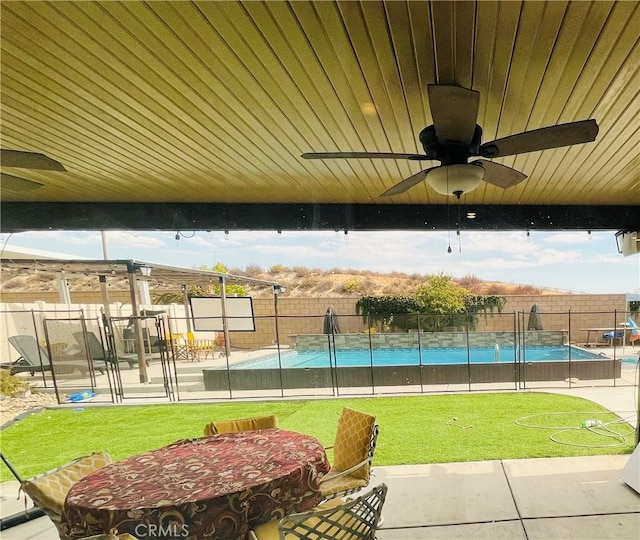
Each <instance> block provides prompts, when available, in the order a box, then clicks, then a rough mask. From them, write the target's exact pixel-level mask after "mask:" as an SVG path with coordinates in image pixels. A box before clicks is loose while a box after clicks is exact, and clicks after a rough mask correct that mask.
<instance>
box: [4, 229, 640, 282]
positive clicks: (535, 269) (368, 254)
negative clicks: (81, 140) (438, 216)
mask: <svg viewBox="0 0 640 540" xmlns="http://www.w3.org/2000/svg"><path fill="white" fill-rule="evenodd" d="M176 234H177V233H176V232H171V231H160V232H158V231H153V232H152V231H145V232H141V231H137V232H131V231H108V232H106V233H105V237H106V245H107V252H108V258H110V259H135V260H139V261H144V262H155V263H158V264H165V265H171V266H181V267H185V268H198V267H200V266H202V265H205V266H207V267H212V266H214V265H215V264H216V263H217V262H220V263H222V264H224V265H225V266H226V267H227V268H228V269H229V270H232V269H234V268H235V269H237V268H246V267H247V266H249V265H257V266H260V267H262V268H264V269H265V270H267V269H269V268H270V267H272V266H274V265H284V266H287V267H291V268H293V267H301V266H302V267H306V268H309V269H315V268H319V269H322V270H330V269H333V268H341V269H356V270H369V271H373V272H381V273H387V272H393V271H398V272H404V273H407V274H412V273H419V274H424V275H433V274H439V273H443V274H445V275H448V276H451V277H453V278H461V277H467V276H475V277H476V278H479V279H482V280H487V281H501V282H504V283H513V284H520V285H531V286H534V287H541V288H549V289H557V290H560V291H566V292H576V293H590V294H607V293H612V294H621V293H638V292H640V254H637V255H632V256H630V257H625V256H623V255H622V254H620V253H618V248H617V244H616V238H615V233H614V232H613V231H594V232H592V233H591V234H588V233H587V232H586V231H552V232H541V231H531V232H530V234H529V236H527V233H526V232H524V231H506V232H497V231H487V232H480V231H462V232H461V234H460V236H457V235H456V233H455V231H452V232H451V233H449V232H446V231H444V232H434V231H424V232H422V231H384V232H358V231H350V232H349V234H348V235H345V234H344V232H338V233H336V232H333V231H312V232H290V231H283V232H282V233H281V234H278V233H276V232H275V231H274V232H271V231H268V232H267V231H261V232H257V231H231V232H230V233H229V234H225V233H224V232H223V231H213V232H204V231H195V232H194V231H182V232H181V233H180V234H179V236H180V240H176V238H175V237H176ZM449 245H450V246H451V253H448V252H447V248H448V246H449ZM18 247H23V248H29V249H38V250H45V251H52V252H57V253H62V254H66V255H69V256H70V258H73V257H87V258H92V259H102V258H103V244H102V236H101V233H100V231H48V232H23V233H14V234H0V248H1V249H2V250H6V251H7V252H8V251H9V250H11V249H16V248H18Z"/></svg>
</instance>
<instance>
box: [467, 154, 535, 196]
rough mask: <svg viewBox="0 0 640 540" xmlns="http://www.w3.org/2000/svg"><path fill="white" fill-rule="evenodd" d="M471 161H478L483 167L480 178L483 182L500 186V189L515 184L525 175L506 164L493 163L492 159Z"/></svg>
mask: <svg viewBox="0 0 640 540" xmlns="http://www.w3.org/2000/svg"><path fill="white" fill-rule="evenodd" d="M473 163H474V164H475V163H479V164H480V165H481V166H482V168H483V169H484V175H483V177H482V179H483V180H484V181H485V182H487V183H488V184H493V185H494V186H498V187H501V188H502V189H507V188H510V187H512V186H515V185H516V184H519V183H520V182H522V181H523V180H524V179H525V178H526V177H527V175H526V174H523V173H521V172H520V171H516V170H515V169H512V168H511V167H507V166H506V165H500V163H494V162H493V161H487V160H485V159H478V160H476V161H474V162H473Z"/></svg>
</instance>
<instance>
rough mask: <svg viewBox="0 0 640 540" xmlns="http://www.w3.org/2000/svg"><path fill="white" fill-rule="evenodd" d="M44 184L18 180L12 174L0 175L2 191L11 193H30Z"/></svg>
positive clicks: (23, 179)
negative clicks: (5, 190) (7, 190)
mask: <svg viewBox="0 0 640 540" xmlns="http://www.w3.org/2000/svg"><path fill="white" fill-rule="evenodd" d="M43 185H44V184H41V183H40V182H36V181H35V180H27V179H26V178H19V177H18V176H13V175H12V174H6V173H0V186H1V187H2V189H10V190H11V191H31V190H33V189H38V188H41V187H42V186H43Z"/></svg>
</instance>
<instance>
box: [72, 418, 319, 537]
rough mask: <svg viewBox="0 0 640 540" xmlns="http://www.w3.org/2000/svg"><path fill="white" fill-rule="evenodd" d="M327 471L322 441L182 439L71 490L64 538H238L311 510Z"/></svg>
mask: <svg viewBox="0 0 640 540" xmlns="http://www.w3.org/2000/svg"><path fill="white" fill-rule="evenodd" d="M329 468H330V465H329V462H328V460H327V456H326V453H325V450H324V448H323V446H322V444H320V442H319V441H318V440H317V439H315V438H314V437H311V436H309V435H304V434H301V433H295V432H292V431H286V430H282V429H263V430H258V431H245V432H240V433H226V434H222V435H216V436H213V437H202V438H198V439H185V440H181V441H178V442H176V443H173V444H171V445H169V446H166V447H163V448H160V449H157V450H153V451H150V452H146V453H144V454H140V455H137V456H133V457H130V458H127V459H125V460H122V461H119V462H116V463H113V464H111V465H108V466H107V467H104V468H103V469H100V470H98V471H95V472H93V473H91V474H90V475H88V476H86V477H84V478H83V479H81V480H80V481H79V482H77V483H76V484H75V485H74V486H73V487H72V488H71V490H70V491H69V493H68V495H67V498H66V501H65V506H64V512H63V518H62V521H63V523H64V526H65V527H66V531H67V533H68V536H69V538H71V539H77V538H83V537H86V536H91V535H96V534H101V533H105V532H108V531H109V530H110V529H112V528H115V529H117V530H118V532H119V533H129V534H132V535H133V536H136V537H138V538H140V537H142V538H154V539H160V538H187V539H192V540H196V539H197V540H205V539H239V538H245V537H246V536H247V534H248V531H249V529H250V528H251V527H253V526H255V525H258V524H260V523H263V522H266V521H270V520H272V519H279V518H281V517H282V516H284V515H285V514H287V513H291V512H296V511H304V510H308V509H310V508H313V507H314V506H316V505H317V504H318V503H319V502H320V501H321V500H322V496H321V494H320V490H319V481H320V478H321V476H322V475H323V474H324V473H326V472H328V470H329Z"/></svg>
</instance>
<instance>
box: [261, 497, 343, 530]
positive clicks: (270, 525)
mask: <svg viewBox="0 0 640 540" xmlns="http://www.w3.org/2000/svg"><path fill="white" fill-rule="evenodd" d="M343 503H344V501H343V500H342V499H338V498H336V499H331V500H330V501H327V502H324V503H322V504H320V505H318V506H316V507H315V508H312V509H311V510H309V512H315V511H317V510H325V509H327V508H333V507H335V506H339V505H341V504H343ZM309 519H310V520H315V522H316V523H317V522H318V521H319V518H317V517H311V518H309ZM278 521H279V520H277V519H275V520H273V521H268V522H267V523H263V524H262V525H258V526H257V527H256V528H254V529H253V534H255V536H256V537H257V538H258V540H279V539H280V536H279V533H278ZM309 523H310V524H311V523H312V522H309ZM287 537H288V538H298V537H297V536H292V535H290V534H289V535H287V536H286V537H285V538H287Z"/></svg>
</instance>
